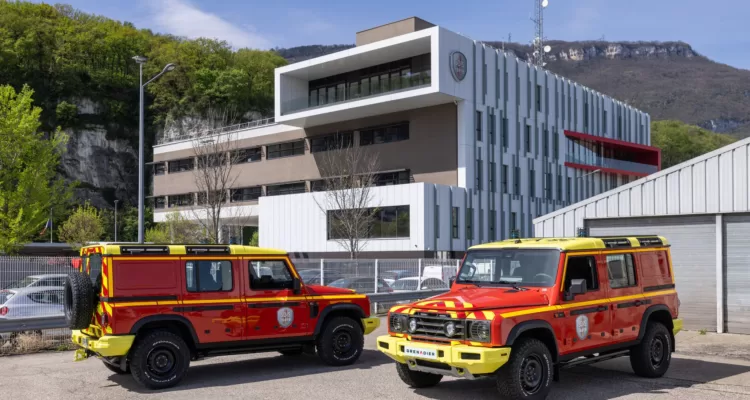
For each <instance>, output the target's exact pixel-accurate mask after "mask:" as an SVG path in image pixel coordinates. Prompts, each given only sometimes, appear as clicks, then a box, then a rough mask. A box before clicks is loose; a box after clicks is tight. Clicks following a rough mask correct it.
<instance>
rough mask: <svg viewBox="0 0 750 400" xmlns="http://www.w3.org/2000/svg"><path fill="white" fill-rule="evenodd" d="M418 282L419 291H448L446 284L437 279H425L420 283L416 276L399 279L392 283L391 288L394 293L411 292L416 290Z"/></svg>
mask: <svg viewBox="0 0 750 400" xmlns="http://www.w3.org/2000/svg"><path fill="white" fill-rule="evenodd" d="M419 282H421V285H419V290H438V289H445V290H448V289H449V287H448V284H447V283H445V282H444V281H442V280H440V279H438V278H429V277H425V278H422V279H421V281H420V278H418V277H416V276H415V277H409V278H401V279H399V280H397V281H396V282H393V285H392V286H391V287H392V288H393V291H394V292H413V291H416V290H417V286H418V285H417V283H419Z"/></svg>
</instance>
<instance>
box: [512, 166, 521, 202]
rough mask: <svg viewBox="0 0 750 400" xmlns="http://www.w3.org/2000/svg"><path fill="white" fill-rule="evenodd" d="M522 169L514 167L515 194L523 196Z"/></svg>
mask: <svg viewBox="0 0 750 400" xmlns="http://www.w3.org/2000/svg"><path fill="white" fill-rule="evenodd" d="M520 185H521V167H513V194H514V195H516V196H520V195H521V187H520Z"/></svg>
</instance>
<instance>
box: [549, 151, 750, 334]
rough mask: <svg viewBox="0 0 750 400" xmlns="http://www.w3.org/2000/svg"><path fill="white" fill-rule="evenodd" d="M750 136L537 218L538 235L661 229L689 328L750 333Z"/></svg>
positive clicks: (571, 234) (643, 232) (604, 233)
mask: <svg viewBox="0 0 750 400" xmlns="http://www.w3.org/2000/svg"><path fill="white" fill-rule="evenodd" d="M749 152H750V138H749V139H745V140H741V141H738V142H736V143H734V144H731V145H729V146H726V147H723V148H721V149H718V150H716V151H713V152H711V153H708V154H705V155H703V156H701V157H698V158H694V159H692V160H690V161H687V162H684V163H682V164H679V165H676V166H674V167H672V168H669V169H666V170H663V171H660V172H657V173H654V174H652V175H649V176H647V177H645V178H642V179H639V180H637V181H634V182H631V183H629V184H627V185H623V186H621V187H618V188H616V189H614V190H611V191H609V192H605V193H602V194H600V195H598V196H595V197H592V198H590V199H587V200H584V201H581V202H579V203H576V204H573V205H571V206H569V207H566V208H563V209H561V210H559V211H556V212H553V213H550V214H547V215H544V216H542V217H539V218H537V219H535V220H534V235H535V236H536V237H553V236H575V235H576V232H577V228H582V227H585V228H588V230H589V235H590V236H597V235H643V234H659V235H663V236H665V237H666V238H667V240H668V241H669V242H670V243H671V245H672V250H671V251H672V259H673V267H674V271H675V281H676V285H677V291H678V293H679V296H680V300H681V301H682V306H681V308H680V315H681V316H682V318H683V319H684V321H685V328H686V329H694V330H700V329H706V330H707V331H715V332H720V333H721V332H731V333H744V334H750V198H749V197H750V196H749V194H748V188H749V187H750V173H748V161H749V160H750V153H749Z"/></svg>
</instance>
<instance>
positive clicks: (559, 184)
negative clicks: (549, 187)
mask: <svg viewBox="0 0 750 400" xmlns="http://www.w3.org/2000/svg"><path fill="white" fill-rule="evenodd" d="M557 200H562V175H559V174H558V175H557Z"/></svg>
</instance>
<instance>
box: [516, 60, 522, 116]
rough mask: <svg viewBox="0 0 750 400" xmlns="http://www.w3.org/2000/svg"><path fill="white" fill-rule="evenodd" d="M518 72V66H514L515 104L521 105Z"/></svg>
mask: <svg viewBox="0 0 750 400" xmlns="http://www.w3.org/2000/svg"><path fill="white" fill-rule="evenodd" d="M516 64H517V63H516ZM518 72H519V71H518V68H516V105H518V106H519V107H521V75H519V74H518Z"/></svg>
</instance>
